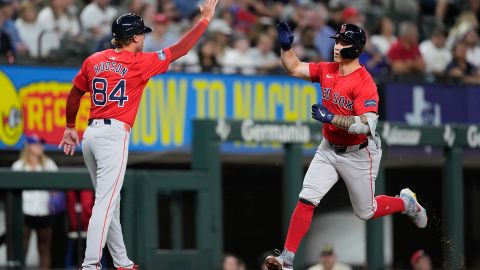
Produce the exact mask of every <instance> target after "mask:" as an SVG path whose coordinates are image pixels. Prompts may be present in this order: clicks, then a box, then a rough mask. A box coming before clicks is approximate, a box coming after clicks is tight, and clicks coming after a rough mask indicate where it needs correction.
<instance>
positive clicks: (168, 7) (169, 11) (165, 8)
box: [159, 0, 182, 23]
mask: <svg viewBox="0 0 480 270" xmlns="http://www.w3.org/2000/svg"><path fill="white" fill-rule="evenodd" d="M159 11H160V12H161V13H163V14H165V15H166V16H167V18H168V21H169V22H171V23H178V22H180V21H181V19H182V15H181V14H180V12H179V11H178V9H177V6H175V3H174V2H173V1H172V0H160V1H159Z"/></svg>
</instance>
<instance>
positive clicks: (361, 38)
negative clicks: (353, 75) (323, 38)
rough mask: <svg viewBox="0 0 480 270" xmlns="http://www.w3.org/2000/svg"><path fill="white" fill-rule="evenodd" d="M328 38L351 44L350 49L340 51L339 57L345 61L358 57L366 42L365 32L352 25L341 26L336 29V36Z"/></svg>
mask: <svg viewBox="0 0 480 270" xmlns="http://www.w3.org/2000/svg"><path fill="white" fill-rule="evenodd" d="M330 38H333V39H335V40H337V39H340V40H342V41H344V42H346V43H348V44H352V47H348V48H344V49H341V50H340V55H342V57H343V58H345V59H355V58H357V57H359V56H360V54H361V53H362V50H363V47H365V43H366V42H367V37H366V35H365V31H363V29H362V28H361V27H360V26H356V25H354V24H342V25H341V26H340V27H339V28H338V30H337V34H336V35H335V36H331V37H330Z"/></svg>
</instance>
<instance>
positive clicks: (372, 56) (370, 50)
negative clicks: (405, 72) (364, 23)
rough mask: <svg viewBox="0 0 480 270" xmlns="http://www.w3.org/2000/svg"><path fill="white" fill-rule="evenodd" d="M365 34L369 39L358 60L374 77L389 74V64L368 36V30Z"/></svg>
mask: <svg viewBox="0 0 480 270" xmlns="http://www.w3.org/2000/svg"><path fill="white" fill-rule="evenodd" d="M365 35H366V36H367V41H366V43H365V47H364V49H363V52H362V54H360V57H359V58H358V60H359V61H360V64H362V65H364V66H365V68H366V69H367V70H368V72H370V74H372V76H373V77H374V78H376V79H378V78H379V77H381V76H384V75H387V74H388V72H389V65H388V63H387V61H386V59H385V57H384V56H383V55H382V54H381V53H380V51H379V50H378V49H377V47H375V46H374V45H373V44H372V42H371V40H370V38H369V36H368V31H365Z"/></svg>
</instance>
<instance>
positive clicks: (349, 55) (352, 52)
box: [340, 44, 363, 59]
mask: <svg viewBox="0 0 480 270" xmlns="http://www.w3.org/2000/svg"><path fill="white" fill-rule="evenodd" d="M362 50H363V48H362V47H360V46H359V45H357V44H354V45H352V46H351V47H348V48H343V49H341V50H340V55H341V56H342V58H344V59H355V58H357V57H359V56H360V54H361V53H362Z"/></svg>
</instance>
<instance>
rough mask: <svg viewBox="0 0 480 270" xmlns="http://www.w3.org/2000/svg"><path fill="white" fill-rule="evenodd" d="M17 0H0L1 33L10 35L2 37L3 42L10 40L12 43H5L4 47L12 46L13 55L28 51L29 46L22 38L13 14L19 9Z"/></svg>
mask: <svg viewBox="0 0 480 270" xmlns="http://www.w3.org/2000/svg"><path fill="white" fill-rule="evenodd" d="M17 6H18V4H17V1H16V0H0V33H3V35H6V36H8V37H4V38H3V39H2V41H3V42H7V43H8V41H10V44H3V45H2V47H4V48H10V50H9V51H10V52H11V56H12V57H14V55H22V54H26V53H27V46H26V45H25V43H24V42H23V41H22V39H21V38H20V34H19V33H18V30H17V28H16V27H15V22H14V21H13V19H12V18H13V16H14V15H15V12H16V11H17Z"/></svg>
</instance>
